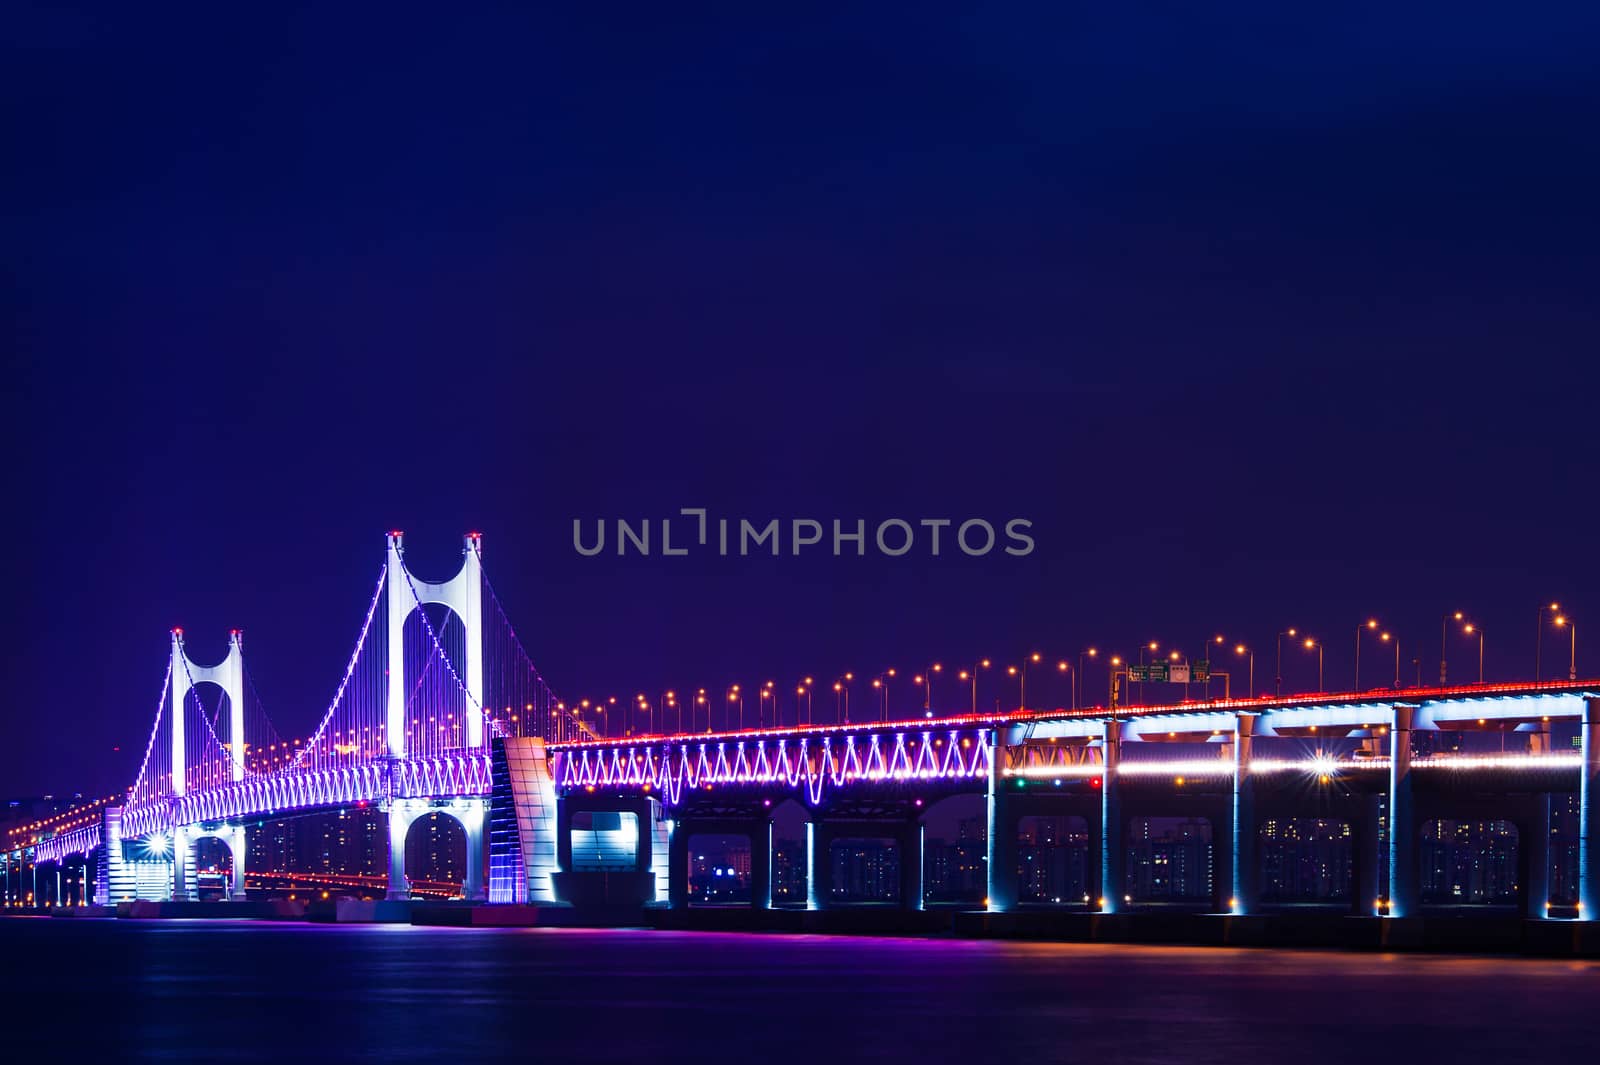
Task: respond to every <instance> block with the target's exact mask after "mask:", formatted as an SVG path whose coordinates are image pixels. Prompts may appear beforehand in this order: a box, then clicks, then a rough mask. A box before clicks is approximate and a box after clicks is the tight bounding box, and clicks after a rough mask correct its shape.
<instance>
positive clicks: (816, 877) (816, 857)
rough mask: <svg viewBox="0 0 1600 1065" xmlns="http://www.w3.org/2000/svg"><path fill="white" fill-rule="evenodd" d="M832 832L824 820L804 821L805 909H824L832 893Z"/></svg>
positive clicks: (826, 907)
mask: <svg viewBox="0 0 1600 1065" xmlns="http://www.w3.org/2000/svg"><path fill="white" fill-rule="evenodd" d="M832 850H833V832H832V830H831V829H829V827H828V826H827V824H826V823H825V822H822V821H818V820H813V821H809V822H807V823H806V909H808V910H826V909H828V907H829V903H830V898H831V896H832V895H833V856H832Z"/></svg>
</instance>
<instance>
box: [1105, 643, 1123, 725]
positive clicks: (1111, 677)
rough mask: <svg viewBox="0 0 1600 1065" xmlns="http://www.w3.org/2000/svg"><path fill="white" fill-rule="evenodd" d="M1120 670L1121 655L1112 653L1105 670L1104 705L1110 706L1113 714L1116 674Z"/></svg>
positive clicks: (1114, 708) (1115, 702)
mask: <svg viewBox="0 0 1600 1065" xmlns="http://www.w3.org/2000/svg"><path fill="white" fill-rule="evenodd" d="M1121 670H1122V656H1121V655H1112V656H1111V666H1110V668H1109V669H1107V670H1106V690H1107V696H1106V706H1107V707H1109V708H1110V710H1111V713H1112V715H1113V716H1115V715H1116V712H1117V674H1118V673H1119V672H1121Z"/></svg>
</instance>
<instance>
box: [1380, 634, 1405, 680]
mask: <svg viewBox="0 0 1600 1065" xmlns="http://www.w3.org/2000/svg"><path fill="white" fill-rule="evenodd" d="M1378 639H1380V640H1382V641H1383V642H1384V643H1393V644H1394V686H1395V687H1396V688H1397V689H1398V688H1399V687H1400V637H1398V636H1394V635H1391V634H1390V633H1387V632H1380V633H1379V634H1378Z"/></svg>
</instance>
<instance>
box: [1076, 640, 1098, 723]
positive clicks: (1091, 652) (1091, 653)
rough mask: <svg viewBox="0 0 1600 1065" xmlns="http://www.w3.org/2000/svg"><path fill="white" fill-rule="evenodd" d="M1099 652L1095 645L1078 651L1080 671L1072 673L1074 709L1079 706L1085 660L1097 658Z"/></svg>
mask: <svg viewBox="0 0 1600 1065" xmlns="http://www.w3.org/2000/svg"><path fill="white" fill-rule="evenodd" d="M1099 654H1100V652H1099V651H1097V650H1095V649H1094V648H1093V647H1091V648H1089V649H1088V650H1086V651H1079V652H1078V671H1077V672H1076V673H1074V674H1073V675H1072V708H1073V709H1074V710H1076V709H1077V708H1078V685H1079V684H1080V683H1081V681H1080V678H1081V677H1082V676H1083V660H1084V659H1085V658H1097V657H1099Z"/></svg>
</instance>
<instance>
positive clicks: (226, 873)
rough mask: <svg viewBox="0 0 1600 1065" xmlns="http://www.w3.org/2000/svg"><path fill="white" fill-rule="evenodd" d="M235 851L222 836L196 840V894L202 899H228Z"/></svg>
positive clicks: (202, 837)
mask: <svg viewBox="0 0 1600 1065" xmlns="http://www.w3.org/2000/svg"><path fill="white" fill-rule="evenodd" d="M233 862H234V857H233V851H232V849H231V848H230V847H229V846H228V841H227V840H225V839H223V838H221V837H220V836H201V837H200V838H199V839H197V840H195V841H194V877H195V894H196V897H198V898H200V899H202V900H211V899H226V898H227V897H228V894H229V885H230V884H231V883H232V878H233Z"/></svg>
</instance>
